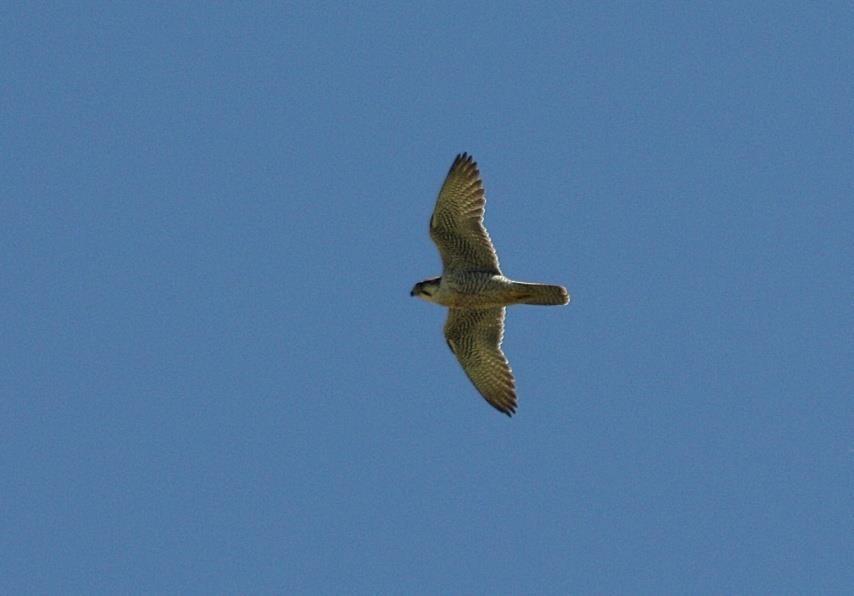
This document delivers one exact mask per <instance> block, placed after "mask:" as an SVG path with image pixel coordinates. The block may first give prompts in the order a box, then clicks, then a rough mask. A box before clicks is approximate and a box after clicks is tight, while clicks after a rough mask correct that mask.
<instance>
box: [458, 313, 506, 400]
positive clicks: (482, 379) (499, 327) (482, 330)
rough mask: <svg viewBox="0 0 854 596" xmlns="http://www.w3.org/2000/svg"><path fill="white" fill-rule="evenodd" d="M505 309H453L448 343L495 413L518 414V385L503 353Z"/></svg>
mask: <svg viewBox="0 0 854 596" xmlns="http://www.w3.org/2000/svg"><path fill="white" fill-rule="evenodd" d="M503 337H504V308H503V307H499V308H450V309H448V320H447V321H446V322H445V339H446V340H447V341H448V346H449V347H450V348H451V351H452V352H453V353H454V355H455V356H456V357H457V360H458V361H459V363H460V365H461V366H462V367H463V370H464V371H466V374H467V375H468V377H469V379H471V382H472V383H474V386H475V387H476V388H477V390H478V391H479V392H480V394H481V395H482V396H483V397H484V399H486V401H488V402H489V403H490V404H491V405H492V407H494V408H495V409H497V410H499V411H501V412H503V413H505V414H507V415H508V416H512V415H513V414H514V413H515V412H516V382H515V380H514V379H513V372H512V371H511V370H510V363H508V362H507V358H506V357H505V356H504V352H502V351H501V340H502V338H503Z"/></svg>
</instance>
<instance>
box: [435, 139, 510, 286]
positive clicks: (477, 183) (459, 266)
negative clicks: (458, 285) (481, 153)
mask: <svg viewBox="0 0 854 596" xmlns="http://www.w3.org/2000/svg"><path fill="white" fill-rule="evenodd" d="M485 205H486V197H485V195H484V190H483V182H482V181H481V179H480V172H479V171H478V169H477V163H475V161H474V160H473V159H472V157H471V156H470V155H468V154H466V153H461V154H460V155H457V157H456V159H454V163H453V164H452V165H451V169H450V171H448V176H447V177H446V178H445V182H444V184H442V188H441V190H440V191H439V197H438V198H437V199H436V207H435V208H434V209H433V216H432V217H431V218H430V238H432V239H433V242H435V243H436V246H437V247H439V253H440V254H441V256H442V266H443V268H444V271H446V272H447V271H454V270H461V271H484V272H489V273H494V274H500V273H501V270H500V268H499V266H498V255H497V254H496V253H495V247H493V246H492V240H491V239H490V238H489V234H488V233H487V231H486V228H485V227H484V225H483V212H484V207H485Z"/></svg>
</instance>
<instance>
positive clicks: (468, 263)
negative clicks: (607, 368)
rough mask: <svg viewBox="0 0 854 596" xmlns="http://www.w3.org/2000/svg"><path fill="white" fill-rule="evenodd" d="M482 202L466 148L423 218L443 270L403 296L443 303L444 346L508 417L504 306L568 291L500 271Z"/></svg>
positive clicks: (549, 299) (546, 300)
mask: <svg viewBox="0 0 854 596" xmlns="http://www.w3.org/2000/svg"><path fill="white" fill-rule="evenodd" d="M485 203H486V199H485V197H484V191H483V183H482V182H481V179H480V173H479V172H478V169H477V164H475V162H474V160H473V159H472V158H471V157H470V156H469V155H467V154H465V153H463V154H461V155H458V156H457V158H456V159H455V160H454V163H453V165H451V169H450V171H449V172H448V176H447V178H446V179H445V183H444V184H443V185H442V189H441V190H440V191H439V197H438V199H437V200H436V208H435V209H434V211H433V215H432V217H431V218H430V237H431V238H432V239H433V241H434V242H435V243H436V246H437V247H438V248H439V253H440V254H441V256H442V265H443V272H442V275H441V277H436V278H432V279H427V280H424V281H422V282H418V283H417V284H415V287H413V288H412V291H411V292H410V295H412V296H418V297H419V298H422V299H424V300H427V301H428V302H433V303H435V304H439V305H441V306H445V307H448V309H449V313H448V320H447V322H446V323H445V339H446V340H447V342H448V346H449V347H450V348H451V351H453V352H454V354H455V355H456V356H457V360H459V362H460V365H461V366H462V367H463V370H465V371H466V374H467V375H468V376H469V378H470V379H471V381H472V383H474V385H475V387H477V389H478V391H479V392H480V393H481V395H482V396H483V397H484V398H485V399H486V400H487V401H488V402H489V403H490V404H492V406H493V407H495V408H497V409H498V410H500V411H501V412H504V413H505V414H507V415H508V416H509V415H511V414H513V413H514V412H515V411H516V388H515V380H514V378H513V373H512V372H511V370H510V365H509V363H508V362H507V359H506V358H505V356H504V353H503V352H502V351H501V340H502V337H503V335H504V315H505V308H504V307H506V306H509V305H511V304H542V305H558V304H567V303H568V302H569V294H568V293H567V291H566V289H565V288H563V287H561V286H552V285H546V284H531V283H524V282H517V281H513V280H511V279H509V278H507V277H505V276H504V275H503V274H502V273H501V269H500V267H499V265H498V256H497V255H496V253H495V248H494V247H493V246H492V240H491V239H490V238H489V234H488V233H487V232H486V228H485V227H484V226H483V211H484V205H485Z"/></svg>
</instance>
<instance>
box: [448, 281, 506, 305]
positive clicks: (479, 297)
mask: <svg viewBox="0 0 854 596" xmlns="http://www.w3.org/2000/svg"><path fill="white" fill-rule="evenodd" d="M502 281H503V280H497V279H494V278H493V279H484V280H467V281H463V282H453V281H452V282H449V283H445V280H443V283H442V285H441V286H440V288H439V292H438V293H437V295H436V302H438V303H439V304H441V305H442V306H447V307H449V308H492V307H496V306H505V305H507V304H509V303H510V302H512V296H511V293H510V288H509V284H507V283H502Z"/></svg>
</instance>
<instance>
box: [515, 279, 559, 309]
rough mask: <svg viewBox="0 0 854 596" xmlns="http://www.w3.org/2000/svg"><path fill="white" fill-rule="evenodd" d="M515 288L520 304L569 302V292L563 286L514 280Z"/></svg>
mask: <svg viewBox="0 0 854 596" xmlns="http://www.w3.org/2000/svg"><path fill="white" fill-rule="evenodd" d="M513 290H514V293H515V294H516V300H517V303H518V304H543V305H547V306H548V305H558V304H569V292H567V291H566V288H564V287H562V286H549V285H546V284H526V283H522V282H519V281H516V282H513Z"/></svg>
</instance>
